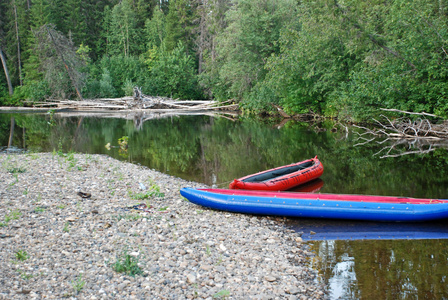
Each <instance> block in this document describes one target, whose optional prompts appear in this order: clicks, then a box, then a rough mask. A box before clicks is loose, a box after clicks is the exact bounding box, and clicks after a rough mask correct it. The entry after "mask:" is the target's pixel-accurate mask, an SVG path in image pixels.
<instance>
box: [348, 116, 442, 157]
mask: <svg viewBox="0 0 448 300" xmlns="http://www.w3.org/2000/svg"><path fill="white" fill-rule="evenodd" d="M383 110H386V109H383ZM388 111H393V112H400V113H404V114H410V115H419V116H420V117H418V118H416V119H411V118H408V117H401V118H396V119H391V118H388V117H387V116H385V115H381V116H380V119H378V120H376V119H373V121H374V123H375V124H376V128H373V129H372V128H366V127H363V126H358V125H353V127H356V128H358V129H361V132H355V134H357V135H358V139H357V140H358V141H359V143H357V144H356V145H355V146H360V145H366V144H369V143H373V142H375V143H377V144H379V145H383V147H382V148H381V149H380V150H379V151H378V152H377V153H375V154H374V155H381V156H380V158H385V157H398V156H403V155H409V154H424V153H429V152H432V151H434V150H436V149H438V148H444V149H447V148H448V122H447V121H443V122H431V121H430V120H428V119H427V118H426V116H428V117H432V118H434V117H436V116H435V115H431V114H428V113H413V112H405V111H398V110H390V109H388Z"/></svg>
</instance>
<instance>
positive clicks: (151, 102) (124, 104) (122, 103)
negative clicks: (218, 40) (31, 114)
mask: <svg viewBox="0 0 448 300" xmlns="http://www.w3.org/2000/svg"><path fill="white" fill-rule="evenodd" d="M34 107H36V108H47V109H58V110H63V109H68V110H115V111H117V110H119V111H135V110H165V109H169V110H181V111H210V110H212V111H213V110H217V111H222V110H227V111H228V110H231V111H232V110H233V111H235V110H238V105H237V104H229V103H228V102H224V103H222V102H217V101H209V100H183V101H180V100H174V99H171V98H167V97H158V96H148V95H144V94H143V93H142V92H141V90H140V89H139V88H137V87H135V88H134V95H133V96H128V97H122V98H101V99H90V100H88V99H84V100H51V101H47V102H40V103H34Z"/></svg>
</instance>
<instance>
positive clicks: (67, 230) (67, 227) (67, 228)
mask: <svg viewBox="0 0 448 300" xmlns="http://www.w3.org/2000/svg"><path fill="white" fill-rule="evenodd" d="M62 231H64V232H70V222H65V224H64V228H62Z"/></svg>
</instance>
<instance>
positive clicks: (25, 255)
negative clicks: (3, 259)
mask: <svg viewBox="0 0 448 300" xmlns="http://www.w3.org/2000/svg"><path fill="white" fill-rule="evenodd" d="M16 258H17V260H20V261H24V260H27V259H28V258H29V255H28V253H26V251H24V250H19V251H17V252H16Z"/></svg>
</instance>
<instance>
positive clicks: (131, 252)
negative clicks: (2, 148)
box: [0, 153, 327, 299]
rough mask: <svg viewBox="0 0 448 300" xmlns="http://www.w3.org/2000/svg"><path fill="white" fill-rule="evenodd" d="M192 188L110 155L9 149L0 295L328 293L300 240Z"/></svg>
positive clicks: (0, 160) (1, 215)
mask: <svg viewBox="0 0 448 300" xmlns="http://www.w3.org/2000/svg"><path fill="white" fill-rule="evenodd" d="M183 186H193V187H199V186H201V185H200V184H198V183H193V182H187V181H184V180H182V179H179V178H175V177H171V176H168V175H166V174H162V173H160V172H157V171H154V170H151V169H148V168H145V167H141V166H138V165H134V164H130V163H123V162H120V161H118V160H115V159H112V158H110V157H108V156H102V155H84V154H62V153H43V154H6V153H2V154H0V253H1V255H0V299H62V298H68V299H194V298H197V299H326V298H327V296H326V294H325V292H324V287H322V286H321V285H320V284H319V283H318V281H317V273H316V271H315V270H312V269H310V268H309V267H308V263H307V262H308V261H309V259H310V257H311V256H312V254H311V253H309V252H308V251H307V246H306V245H304V244H302V243H301V239H300V237H299V236H298V235H297V233H294V232H291V231H289V230H285V228H284V227H283V226H282V225H281V224H280V223H278V222H276V221H275V220H272V219H270V218H267V217H256V216H250V215H244V214H234V213H228V212H221V211H214V210H209V209H206V208H203V207H199V206H197V205H195V204H192V203H190V202H188V201H187V200H186V199H184V198H183V197H182V196H181V195H180V194H179V189H180V188H181V187H183ZM137 204H145V205H146V209H142V206H140V207H134V208H132V207H133V206H135V205H137Z"/></svg>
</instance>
